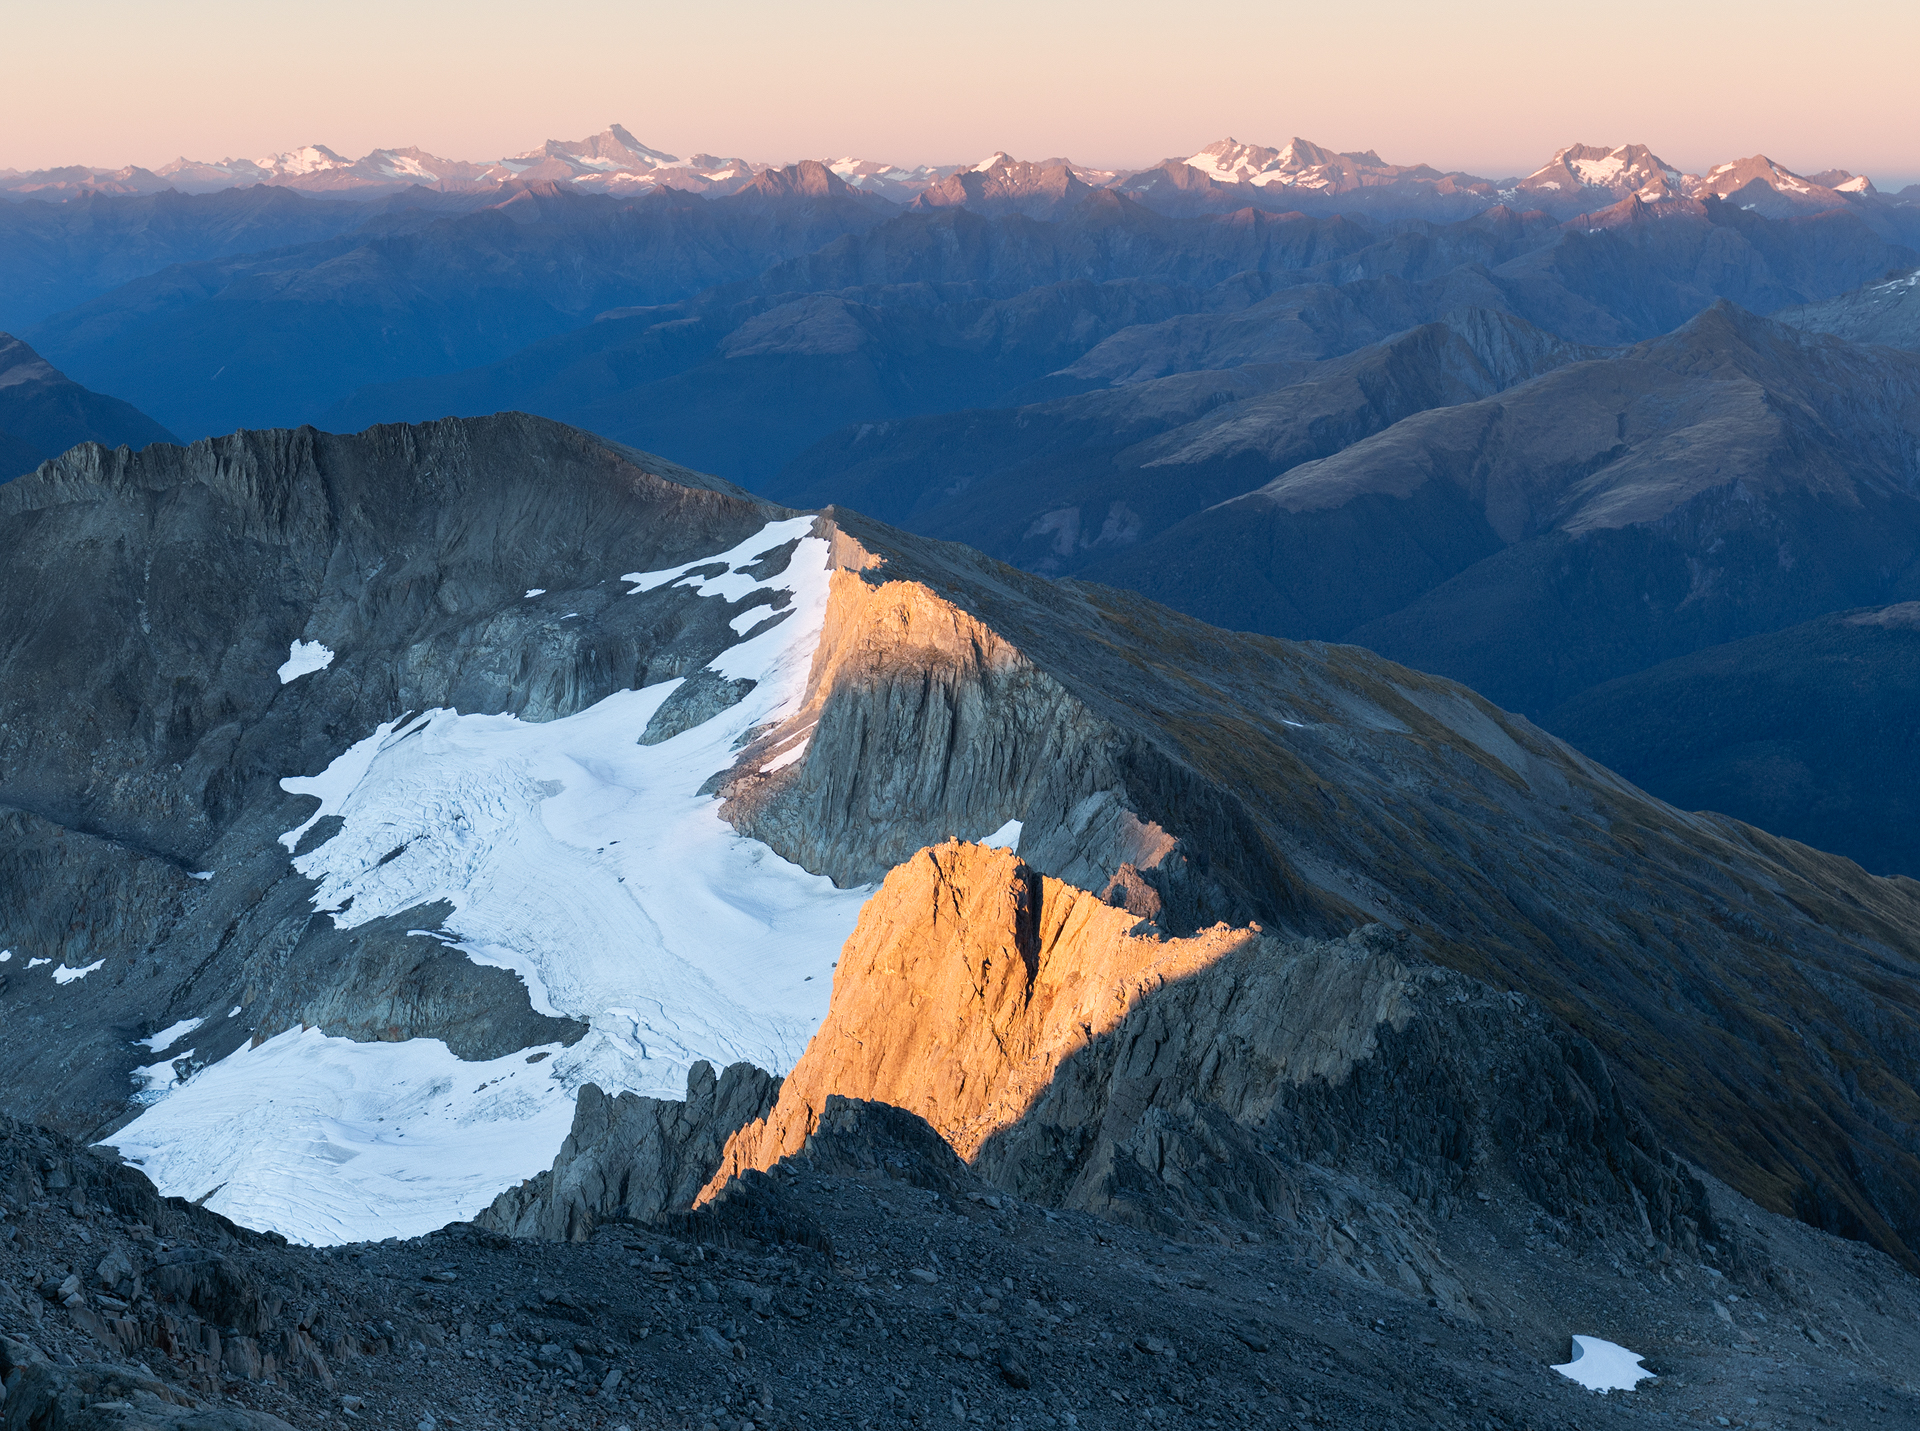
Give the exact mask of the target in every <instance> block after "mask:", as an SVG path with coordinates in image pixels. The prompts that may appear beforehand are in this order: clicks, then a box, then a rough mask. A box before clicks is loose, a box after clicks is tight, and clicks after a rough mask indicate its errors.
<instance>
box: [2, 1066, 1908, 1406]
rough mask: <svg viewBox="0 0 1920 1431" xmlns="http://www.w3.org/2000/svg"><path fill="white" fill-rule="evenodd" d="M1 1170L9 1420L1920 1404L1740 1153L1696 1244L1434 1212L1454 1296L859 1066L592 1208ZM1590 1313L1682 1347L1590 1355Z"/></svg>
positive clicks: (1872, 1328) (1511, 1213)
mask: <svg viewBox="0 0 1920 1431" xmlns="http://www.w3.org/2000/svg"><path fill="white" fill-rule="evenodd" d="M0 1170H3V1175H4V1178H5V1187H6V1199H7V1203H6V1210H7V1217H6V1221H5V1231H4V1237H3V1238H0V1373H4V1375H5V1380H6V1388H7V1395H6V1399H5V1401H4V1402H0V1415H4V1418H5V1420H4V1424H5V1425H6V1426H7V1427H8V1428H9V1431H15V1428H28V1427H31V1428H35V1431H39V1428H75V1431H81V1428H84V1431H107V1428H118V1431H136V1428H137V1431H149V1428H152V1429H153V1431H159V1428H166V1431H270V1428H276V1427H280V1426H283V1425H287V1424H291V1425H294V1426H303V1427H304V1426H318V1425H322V1424H331V1425H354V1424H365V1425H369V1426H388V1427H402V1428H406V1427H415V1428H417V1427H422V1426H436V1427H441V1426H444V1427H449V1428H460V1427H526V1428H534V1427H560V1426H567V1427H617V1426H623V1425H624V1426H629V1427H633V1428H635V1431H639V1428H643V1427H650V1426H659V1427H676V1428H679V1427H685V1428H708V1427H725V1428H729V1431H731V1428H748V1427H808V1426H866V1427H884V1426H908V1425H913V1426H941V1425H961V1424H975V1425H987V1426H1000V1427H1044V1426H1085V1427H1134V1426H1206V1427H1217V1426H1288V1425H1306V1426H1329V1427H1416V1426H1436V1427H1463V1428H1464V1427H1487V1426H1492V1427H1523V1426H1524V1427H1534V1428H1549V1427H1553V1428H1560V1427H1564V1428H1574V1427H1583V1428H1585V1427H1611V1426H1643V1425H1646V1426H1652V1425H1672V1424H1675V1423H1676V1422H1684V1423H1690V1424H1706V1425H1723V1424H1725V1425H1733V1426H1750V1427H1755V1428H1763V1427H1795V1426H1844V1427H1856V1426H1857V1427H1875V1426H1885V1427H1900V1426H1910V1425H1913V1424H1915V1420H1916V1418H1920V1388H1916V1386H1915V1384H1914V1379H1913V1367H1914V1366H1915V1364H1916V1358H1917V1357H1920V1337H1916V1334H1915V1327H1916V1325H1920V1297H1917V1296H1916V1294H1915V1287H1914V1284H1913V1282H1912V1281H1911V1280H1910V1279H1908V1278H1906V1277H1904V1276H1903V1275H1902V1274H1901V1273H1899V1272H1898V1271H1897V1269H1895V1268H1894V1267H1893V1266H1892V1265H1891V1263H1889V1262H1888V1261H1887V1260H1886V1259H1885V1258H1884V1257H1882V1256H1880V1255H1879V1254H1877V1253H1873V1252H1871V1251H1868V1250H1867V1249H1864V1248H1860V1247H1857V1246H1850V1245H1847V1244H1842V1243H1839V1242H1836V1241H1835V1240H1833V1239H1831V1238H1828V1237H1825V1236H1823V1235H1821V1234H1819V1233H1815V1232H1813V1231H1811V1230H1810V1229H1808V1228H1805V1227H1803V1226H1801V1225H1799V1224H1796V1223H1793V1222H1790V1221H1788V1220H1786V1219H1783V1218H1778V1217H1774V1216H1771V1215H1769V1214H1766V1213H1764V1212H1761V1211H1759V1210H1758V1209H1756V1208H1754V1207H1753V1206H1752V1205H1751V1204H1748V1203H1746V1202H1745V1201H1744V1200H1743V1199H1741V1198H1739V1197H1737V1196H1735V1195H1733V1194H1731V1193H1728V1192H1727V1191H1725V1190H1724V1189H1722V1188H1719V1187H1715V1188H1714V1189H1713V1191H1712V1193H1711V1200H1712V1215H1713V1217H1714V1219H1715V1221H1716V1223H1717V1225H1719V1226H1720V1227H1721V1228H1723V1229H1724V1230H1723V1231H1722V1232H1721V1234H1720V1237H1721V1240H1720V1241H1719V1242H1718V1243H1716V1244H1714V1245H1713V1246H1712V1247H1711V1248H1704V1249H1702V1250H1701V1252H1700V1253H1699V1254H1697V1255H1686V1254H1681V1253H1679V1252H1677V1251H1676V1250H1675V1249H1674V1248H1672V1247H1671V1246H1670V1245H1668V1244H1666V1243H1664V1242H1661V1243H1656V1244H1655V1245H1654V1246H1653V1247H1644V1246H1641V1245H1638V1242H1637V1240H1634V1239H1617V1238H1616V1239H1611V1240H1597V1239H1592V1238H1589V1237H1586V1236H1583V1235H1579V1234H1572V1233H1570V1232H1569V1230H1568V1229H1567V1228H1566V1227H1565V1226H1564V1225H1560V1224H1556V1223H1555V1222H1553V1221H1552V1220H1551V1219H1536V1220H1534V1221H1532V1222H1529V1221H1528V1220H1527V1219H1526V1216H1525V1214H1526V1212H1527V1209H1526V1208H1525V1206H1524V1203H1518V1205H1516V1204H1517V1200H1516V1199H1513V1198H1512V1196H1511V1195H1510V1194H1509V1193H1507V1192H1504V1191H1496V1192H1493V1193H1487V1194H1482V1195H1480V1196H1474V1197H1469V1198H1467V1199H1465V1200H1464V1201H1462V1202H1461V1203H1459V1204H1458V1205H1456V1206H1455V1207H1453V1208H1452V1209H1451V1210H1450V1211H1449V1213H1448V1215H1446V1216H1444V1217H1436V1218H1434V1219H1433V1220H1432V1222H1431V1224H1430V1225H1431V1227H1432V1229H1433V1231H1434V1232H1435V1233H1436V1234H1437V1238H1438V1245H1439V1246H1440V1247H1442V1248H1443V1249H1444V1251H1445V1254H1446V1256H1447V1257H1448V1258H1449V1259H1450V1261H1451V1262H1452V1263H1453V1265H1454V1266H1455V1267H1456V1268H1457V1269H1459V1271H1460V1274H1461V1276H1462V1277H1463V1278H1466V1279H1468V1280H1470V1281H1472V1282H1474V1283H1475V1284H1477V1285H1480V1286H1483V1287H1494V1286H1498V1287H1499V1288H1500V1293H1499V1296H1498V1297H1497V1298H1495V1297H1492V1296H1491V1295H1489V1296H1486V1297H1484V1298H1478V1299H1476V1300H1477V1301H1478V1303H1479V1304H1478V1305H1477V1306H1452V1307H1448V1306H1438V1305H1435V1300H1434V1299H1431V1298H1424V1299H1423V1298H1421V1297H1418V1296H1416V1295H1413V1294H1411V1293H1409V1292H1408V1291H1406V1290H1404V1289H1390V1288H1386V1287H1383V1286H1380V1285H1378V1284H1376V1283H1372V1282H1369V1281H1367V1280H1366V1279H1364V1278H1363V1277H1360V1276H1357V1275H1356V1274H1355V1273H1354V1272H1353V1271H1352V1269H1351V1267H1350V1264H1349V1262H1348V1261H1347V1260H1346V1257H1345V1256H1343V1254H1342V1253H1341V1252H1340V1251H1339V1250H1338V1248H1339V1247H1340V1246H1341V1245H1342V1239H1341V1234H1340V1233H1339V1230H1338V1229H1336V1228H1329V1229H1326V1230H1325V1231H1324V1232H1323V1233H1322V1234H1321V1237H1312V1236H1307V1235H1305V1234H1304V1233H1303V1232H1301V1231H1300V1230H1298V1229H1293V1228H1288V1227H1285V1226H1283V1225H1281V1224H1278V1223H1276V1224H1274V1225H1272V1226H1271V1227H1270V1228H1269V1229H1268V1232H1267V1235H1259V1234H1250V1235H1249V1236H1248V1237H1246V1238H1244V1239H1242V1240H1237V1241H1234V1242H1231V1243H1229V1242H1226V1241H1223V1240H1220V1239H1218V1238H1217V1237H1207V1238H1205V1239H1198V1240H1197V1239H1195V1238H1192V1237H1178V1236H1174V1237H1169V1236H1164V1235H1159V1234H1155V1233H1152V1232H1148V1231H1146V1230H1144V1229H1139V1228H1133V1227H1127V1226H1123V1225H1119V1224H1116V1223H1114V1222H1112V1221H1109V1220H1104V1219H1100V1218H1096V1217H1092V1216H1089V1215H1087V1214H1084V1213H1079V1212H1071V1211H1070V1212H1063V1213H1057V1212H1054V1211H1052V1210H1050V1209H1047V1208H1044V1207H1041V1206H1037V1205H1035V1204H1032V1203H1028V1202H1024V1201H1022V1200H1020V1199H1018V1198H1015V1197H1011V1196H1009V1195H1007V1194H1005V1193H1003V1192H1001V1191H999V1190H998V1189H996V1188H995V1187H994V1186H993V1185H991V1184H989V1183H986V1182H984V1181H982V1180H980V1179H978V1178H976V1177H974V1176H972V1175H970V1174H969V1173H968V1171H967V1170H966V1169H965V1168H964V1166H963V1165H960V1164H959V1163H958V1162H957V1161H956V1160H955V1159H954V1158H953V1156H952V1154H951V1153H946V1152H945V1150H944V1149H941V1148H940V1147H939V1146H938V1144H937V1141H936V1140H934V1139H932V1138H931V1136H930V1135H929V1133H928V1132H927V1130H926V1129H925V1127H924V1125H918V1124H916V1123H914V1122H913V1121H912V1120H910V1119H904V1118H902V1117H901V1116H900V1115H899V1114H898V1113H896V1112H893V1111H892V1110H887V1109H885V1108H881V1107H877V1106H875V1105H865V1104H858V1103H850V1102H841V1103H838V1104H836V1106H835V1108H834V1110H833V1112H832V1113H831V1115H830V1116H829V1117H828V1118H827V1120H826V1123H825V1125H824V1126H823V1127H822V1129H820V1130H819V1131H818V1132H817V1133H816V1134H815V1135H814V1137H813V1138H812V1139H811V1140H810V1141H809V1143H808V1145H807V1147H806V1149H805V1150H804V1152H803V1153H802V1154H800V1155H799V1156H796V1157H794V1158H791V1159H788V1160H786V1161H783V1162H782V1163H781V1164H780V1165H779V1166H778V1168H777V1171H776V1173H775V1174H774V1175H772V1176H771V1177H769V1176H766V1175H759V1176H757V1177H754V1178H750V1179H749V1180H748V1182H747V1183H746V1184H745V1185H737V1187H736V1191H735V1192H734V1193H732V1194H730V1195H729V1197H727V1198H726V1199H723V1200H722V1201H721V1203H720V1204H718V1205H717V1206H716V1207H714V1208H713V1209H711V1210H710V1211H709V1212H707V1213H705V1214H704V1215H697V1216H695V1217H692V1218H679V1219H673V1220H671V1221H670V1222H669V1223H668V1224H667V1225H664V1226H663V1225H649V1224H645V1223H636V1222H630V1221H613V1222H608V1223H604V1224H602V1225H600V1226H599V1227H597V1228H596V1229H595V1230H594V1232H593V1233H592V1235H591V1236H590V1237H588V1238H587V1239H586V1240H584V1241H580V1242H551V1241H540V1240H514V1239H510V1238H507V1237H503V1236H501V1235H499V1234H498V1233H494V1232H490V1231H486V1230H483V1229H480V1228H477V1227H474V1226H472V1225H459V1226H455V1227H450V1228H448V1229H446V1230H445V1231H442V1232H439V1233H435V1234H433V1235H431V1236H429V1237H425V1238H419V1239H415V1240H412V1241H406V1242H386V1243H378V1244H362V1245H356V1246H344V1247H335V1248H329V1249H324V1250H316V1249H311V1248H301V1247H289V1246H286V1245H284V1244H281V1243H280V1242H279V1241H278V1240H277V1239H274V1238H271V1237H264V1236H261V1235H259V1234H255V1233H249V1232H247V1231H245V1230H243V1229H240V1228H236V1227H234V1226H233V1225H232V1224H230V1223H227V1222H226V1221H225V1220H224V1219H221V1218H219V1217H217V1216H215V1215H213V1214H210V1213H206V1212H204V1211H201V1210H199V1209H197V1208H194V1207H192V1206H191V1205H189V1204H186V1203H183V1202H181V1201H180V1200H178V1199H169V1200H165V1201H163V1200H160V1199H158V1198H156V1197H155V1196H154V1195H153V1193H152V1191H151V1189H150V1188H149V1187H148V1186H146V1184H145V1182H144V1179H141V1178H140V1177H139V1176H138V1175H137V1174H134V1173H131V1172H130V1171H129V1170H127V1169H125V1168H123V1167H118V1166H114V1165H112V1164H109V1163H107V1162H104V1161H102V1160H101V1159H99V1158H97V1157H96V1156H94V1155H92V1154H89V1153H87V1152H86V1151H84V1150H82V1149H79V1148H77V1147H76V1146H75V1145H73V1144H71V1143H70V1142H68V1141H67V1140H65V1139H63V1138H61V1137H59V1136H58V1135H52V1134H48V1133H44V1132H38V1131H35V1130H32V1129H29V1128H26V1127H23V1126H21V1125H18V1124H8V1125H6V1128H5V1133H4V1142H0ZM1483 1197H1484V1201H1483V1200H1482V1198H1483ZM1516 1214H1518V1215H1517V1216H1516ZM1403 1215H1404V1211H1403ZM1322 1238H1324V1239H1325V1240H1322ZM1571 1329H1584V1330H1585V1331H1586V1332H1588V1333H1591V1334H1595V1335H1602V1336H1606V1337H1609V1338H1611V1339H1614V1340H1618V1341H1620V1342H1621V1343H1623V1344H1625V1345H1627V1346H1630V1347H1632V1348H1633V1349H1635V1350H1636V1351H1642V1352H1643V1353H1644V1354H1645V1356H1646V1362H1645V1364H1646V1367H1647V1369H1649V1370H1650V1371H1652V1372H1653V1373H1654V1374H1655V1377H1656V1379H1655V1380H1652V1381H1643V1382H1641V1383H1640V1386H1639V1388H1638V1389H1637V1390H1635V1391H1633V1392H1631V1393H1628V1392H1613V1393H1610V1394H1608V1395H1606V1396H1601V1395H1598V1394H1596V1393H1593V1392H1590V1391H1587V1390H1584V1389H1583V1388H1581V1387H1579V1386H1577V1385H1576V1384H1575V1383H1574V1382H1572V1381H1570V1380H1567V1379H1565V1378H1563V1377H1562V1376H1560V1375H1559V1374H1558V1373H1556V1372H1554V1371H1552V1370H1550V1369H1549V1368H1550V1365H1551V1364H1555V1363H1560V1362H1563V1361H1564V1360H1565V1359H1566V1357H1567V1355H1568V1351H1569V1331H1570V1330H1571Z"/></svg>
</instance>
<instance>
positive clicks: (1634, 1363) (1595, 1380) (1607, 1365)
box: [1554, 1337, 1656, 1396]
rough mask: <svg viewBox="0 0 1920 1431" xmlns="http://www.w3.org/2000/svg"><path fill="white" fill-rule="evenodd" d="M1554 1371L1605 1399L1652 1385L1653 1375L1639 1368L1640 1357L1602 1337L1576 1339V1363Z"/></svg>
mask: <svg viewBox="0 0 1920 1431" xmlns="http://www.w3.org/2000/svg"><path fill="white" fill-rule="evenodd" d="M1554 1370H1555V1371H1557V1372H1559V1373H1560V1375H1562V1376H1564V1377H1566V1378H1567V1379H1568V1380H1569V1381H1577V1382H1579V1383H1580V1384H1581V1385H1582V1386H1584V1387H1586V1389H1587V1390H1588V1391H1597V1392H1599V1393H1600V1394H1601V1395H1602V1396H1604V1395H1606V1394H1607V1393H1608V1392H1609V1391H1632V1390H1633V1388H1634V1385H1635V1383H1637V1382H1641V1381H1653V1380H1655V1379H1656V1378H1655V1377H1654V1374H1653V1373H1652V1372H1650V1371H1648V1370H1647V1369H1646V1368H1645V1367H1643V1366H1641V1365H1640V1354H1639V1353H1638V1352H1630V1351H1628V1350H1627V1349H1626V1348H1625V1347H1623V1346H1620V1345H1618V1344H1617V1343H1614V1342H1608V1341H1602V1340H1601V1339H1600V1338H1599V1337H1575V1338H1574V1339H1573V1360H1572V1361H1570V1362H1568V1363H1567V1364H1566V1365H1565V1366H1556V1367H1555V1368H1554Z"/></svg>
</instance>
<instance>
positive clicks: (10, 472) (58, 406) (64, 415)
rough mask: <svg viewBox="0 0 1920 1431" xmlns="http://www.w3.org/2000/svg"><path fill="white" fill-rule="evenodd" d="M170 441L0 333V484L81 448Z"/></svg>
mask: <svg viewBox="0 0 1920 1431" xmlns="http://www.w3.org/2000/svg"><path fill="white" fill-rule="evenodd" d="M173 440H174V439H173V434H172V433H170V432H168V431H167V430H166V429H165V428H164V427H162V426H161V425H160V424H159V423H157V422H155V421H154V420H153V419H152V418H150V417H148V416H147V415H146V414H145V413H143V412H141V411H140V410H139V409H138V408H135V407H133V406H132V405H131V404H129V403H124V402H121V401H120V400H119V399H118V398H111V397H107V396H105V395H104V394H101V393H96V392H90V391H88V390H87V389H86V388H83V387H81V386H80V384H78V383H76V382H73V381H71V380H70V379H68V378H67V376H66V375H65V374H64V373H61V372H59V371H58V370H57V369H56V368H55V367H54V366H53V364H51V363H49V362H48V361H47V360H46V359H45V358H42V357H41V356H40V355H39V354H38V353H36V352H34V351H33V349H31V348H29V347H28V346H27V345H26V344H25V343H23V342H21V341H20V340H19V339H18V338H15V337H13V336H12V335H11V334H8V333H0V482H4V481H6V480H7V479H8V478H9V477H17V476H19V475H20V474H21V473H23V472H30V471H32V470H33V469H34V468H35V467H38V466H39V465H40V464H41V463H42V462H45V461H46V460H47V459H48V458H49V457H53V456H56V455H57V454H59V453H62V452H65V451H66V450H67V449H68V448H69V447H77V446H78V445H79V444H80V443H83V442H98V443H100V444H101V445H102V446H106V447H119V446H122V445H125V446H129V447H145V446H146V445H147V444H148V443H150V442H171V441H173Z"/></svg>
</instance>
